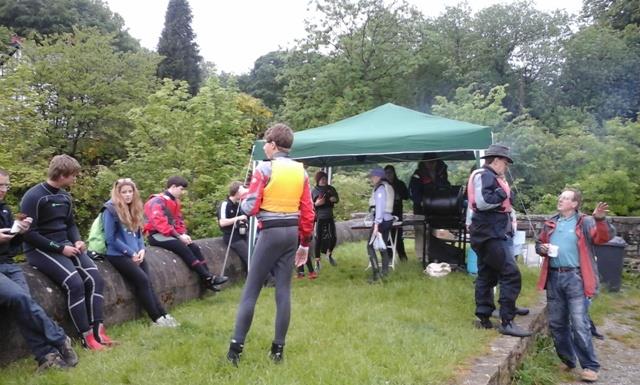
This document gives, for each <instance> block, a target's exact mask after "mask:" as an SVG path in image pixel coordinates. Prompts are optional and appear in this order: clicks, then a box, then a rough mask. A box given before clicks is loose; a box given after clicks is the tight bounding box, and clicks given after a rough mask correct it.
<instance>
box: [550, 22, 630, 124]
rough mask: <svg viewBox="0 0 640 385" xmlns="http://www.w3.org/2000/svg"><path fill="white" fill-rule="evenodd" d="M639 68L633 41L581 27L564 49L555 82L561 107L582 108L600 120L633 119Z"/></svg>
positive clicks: (604, 29) (602, 29)
mask: <svg viewBox="0 0 640 385" xmlns="http://www.w3.org/2000/svg"><path fill="white" fill-rule="evenodd" d="M638 36H639V37H640V34H639V35H638ZM639 66H640V50H639V49H638V48H637V42H635V39H631V40H628V39H627V38H626V37H625V36H624V34H623V33H621V32H618V31H615V30H612V29H610V28H607V27H597V26H590V27H587V28H584V29H583V30H581V31H580V32H578V33H577V34H575V35H574V36H573V37H572V38H571V40H570V41H569V42H568V43H567V45H566V47H565V62H564V65H563V67H562V75H561V77H560V79H559V86H560V89H561V90H562V99H561V101H562V104H563V105H569V106H571V105H573V106H580V107H584V108H586V109H587V110H588V111H589V112H591V113H593V114H595V115H596V116H597V117H598V118H599V119H600V121H604V120H608V119H611V118H613V117H616V116H621V117H627V118H635V117H636V115H637V113H638V111H639V109H640V72H639V71H637V69H638V68H639Z"/></svg>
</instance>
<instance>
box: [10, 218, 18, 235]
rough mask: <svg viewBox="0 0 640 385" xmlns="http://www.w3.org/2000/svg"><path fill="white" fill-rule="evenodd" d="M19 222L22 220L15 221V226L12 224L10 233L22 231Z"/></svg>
mask: <svg viewBox="0 0 640 385" xmlns="http://www.w3.org/2000/svg"><path fill="white" fill-rule="evenodd" d="M19 223H20V221H13V226H11V231H10V233H12V234H17V233H19V232H20V226H18V224H19Z"/></svg>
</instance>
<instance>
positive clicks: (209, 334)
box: [0, 241, 537, 385]
mask: <svg viewBox="0 0 640 385" xmlns="http://www.w3.org/2000/svg"><path fill="white" fill-rule="evenodd" d="M412 246H413V245H412V243H411V242H410V241H407V250H411V249H412ZM334 255H335V256H336V259H337V261H338V266H337V267H335V268H334V267H331V266H329V264H328V263H326V264H325V265H324V266H323V269H322V271H321V272H320V277H319V278H318V279H317V280H315V281H310V280H308V279H304V280H297V279H294V282H293V304H292V321H291V326H290V329H289V334H288V336H287V345H286V346H285V361H284V362H283V363H282V364H281V365H275V364H273V363H272V362H271V361H270V360H269V359H268V357H267V351H268V349H269V347H270V346H271V340H272V338H273V328H274V325H273V323H274V320H273V318H274V312H275V304H274V299H273V297H274V290H273V289H272V288H266V289H264V290H263V293H262V295H261V298H260V300H259V302H258V305H257V307H256V312H255V317H254V320H253V326H252V328H251V331H250V332H249V335H248V337H247V341H246V344H245V352H244V355H243V357H242V361H241V362H240V366H239V368H235V367H233V366H231V365H230V364H229V363H228V362H227V361H226V358H225V354H226V351H227V347H228V343H229V338H230V336H231V333H232V331H233V330H232V329H233V324H234V320H235V313H236V309H237V305H238V301H239V297H240V294H241V289H242V288H241V286H240V285H235V286H232V287H230V288H228V289H226V290H224V291H223V292H221V293H219V294H217V295H215V296H208V297H207V298H205V299H203V300H194V301H192V302H190V303H188V304H184V305H180V306H178V307H176V308H174V309H172V310H171V313H172V314H173V315H174V317H176V318H177V319H178V321H180V322H181V323H182V325H181V326H180V327H179V328H176V329H160V328H155V327H150V321H149V320H148V319H146V318H144V319H139V320H136V321H132V322H127V323H125V324H123V325H119V326H114V327H111V328H110V334H111V335H112V337H115V338H116V339H118V340H119V341H120V342H121V345H120V346H117V347H115V348H113V349H110V350H109V351H107V352H102V353H96V352H88V351H84V350H81V349H78V350H79V354H80V364H79V365H78V366H77V367H76V368H75V369H72V370H69V371H66V372H49V373H45V374H41V375H36V374H34V369H35V363H34V361H33V360H31V359H24V360H21V361H19V362H16V363H13V364H11V365H10V366H8V367H5V368H3V369H2V370H0V384H3V385H8V384H56V385H60V384H74V385H75V384H136V385H140V384H154V385H155V384H269V385H273V384H450V383H454V382H455V378H456V376H459V375H460V373H462V372H463V371H464V369H465V365H466V362H468V361H469V359H471V358H472V357H474V356H477V355H479V354H482V353H483V352H484V351H486V350H487V348H488V343H489V342H490V341H491V340H492V339H493V338H495V337H496V336H497V333H496V332H495V331H481V330H476V329H475V328H474V327H473V325H472V324H473V320H474V318H475V317H474V315H473V312H474V305H473V278H472V277H471V276H468V275H466V274H462V273H453V274H450V275H448V276H446V277H443V278H429V277H427V276H425V275H424V274H422V272H421V265H420V263H419V262H417V261H416V259H415V257H410V262H408V263H403V264H401V265H399V266H398V267H397V269H396V271H395V272H393V273H392V274H391V276H390V277H389V278H388V279H387V280H386V281H385V282H384V283H381V284H373V285H371V284H368V283H367V278H368V276H369V274H370V273H369V272H368V271H367V272H365V270H364V269H365V267H366V265H367V258H366V252H365V244H364V243H363V242H361V243H352V244H346V245H343V246H340V247H339V248H338V249H337V250H336V252H335V253H334ZM536 275H537V274H536V272H535V271H533V270H526V269H523V277H524V282H523V288H524V290H523V294H522V296H521V300H519V305H524V306H526V305H529V304H531V303H532V302H533V301H535V300H537V294H536V292H535V289H534V281H535V277H536Z"/></svg>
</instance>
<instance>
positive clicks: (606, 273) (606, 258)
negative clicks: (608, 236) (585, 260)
mask: <svg viewBox="0 0 640 385" xmlns="http://www.w3.org/2000/svg"><path fill="white" fill-rule="evenodd" d="M625 247H627V243H626V242H625V241H624V239H622V238H620V237H614V238H613V239H612V240H610V241H609V242H607V243H605V244H604V245H597V246H596V247H595V251H596V256H597V257H598V272H599V273H600V282H601V283H602V284H603V285H605V286H606V288H607V289H608V290H609V291H620V285H621V282H622V265H623V262H624V250H625Z"/></svg>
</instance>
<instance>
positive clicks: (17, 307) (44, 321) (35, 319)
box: [0, 263, 66, 361]
mask: <svg viewBox="0 0 640 385" xmlns="http://www.w3.org/2000/svg"><path fill="white" fill-rule="evenodd" d="M0 306H3V307H4V306H7V307H9V308H11V310H12V314H13V315H14V317H15V319H16V321H17V323H18V326H19V328H20V332H21V333H22V335H23V336H24V339H25V340H26V342H27V345H28V346H29V349H31V352H33V354H34V356H35V357H36V360H38V361H40V360H42V359H43V358H44V356H45V355H46V354H48V353H51V352H55V351H56V349H57V347H59V346H61V345H63V344H64V341H65V339H66V335H65V334H64V331H63V330H62V328H60V326H58V325H57V324H56V323H55V322H54V321H53V320H51V318H49V316H48V315H47V314H46V313H45V311H44V310H43V309H42V307H40V305H38V304H37V303H36V301H34V300H33V298H31V293H30V292H29V286H27V281H26V279H25V276H24V273H23V272H22V269H20V267H19V266H18V265H14V264H7V263H1V264H0Z"/></svg>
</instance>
